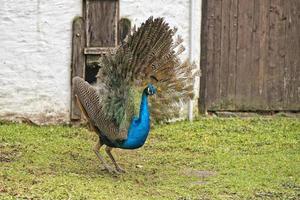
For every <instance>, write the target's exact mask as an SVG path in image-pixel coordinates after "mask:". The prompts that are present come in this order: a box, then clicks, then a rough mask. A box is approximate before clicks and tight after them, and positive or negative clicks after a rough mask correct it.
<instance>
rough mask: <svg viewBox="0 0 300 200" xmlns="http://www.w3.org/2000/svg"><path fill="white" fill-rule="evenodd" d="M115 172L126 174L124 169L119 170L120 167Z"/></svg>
mask: <svg viewBox="0 0 300 200" xmlns="http://www.w3.org/2000/svg"><path fill="white" fill-rule="evenodd" d="M116 170H117V171H118V172H119V173H126V171H125V169H123V168H121V167H120V166H118V167H116Z"/></svg>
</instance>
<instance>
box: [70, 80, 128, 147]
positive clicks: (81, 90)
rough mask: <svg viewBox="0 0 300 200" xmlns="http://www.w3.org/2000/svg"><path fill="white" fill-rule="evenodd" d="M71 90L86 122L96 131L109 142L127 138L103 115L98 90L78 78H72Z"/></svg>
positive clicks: (125, 133) (123, 132) (124, 133)
mask: <svg viewBox="0 0 300 200" xmlns="http://www.w3.org/2000/svg"><path fill="white" fill-rule="evenodd" d="M73 88H74V94H75V95H77V97H78V100H79V101H80V104H81V105H82V106H83V108H84V110H85V112H86V114H87V115H88V116H87V117H88V118H89V119H88V120H89V121H90V122H91V123H92V125H93V126H94V127H96V128H97V129H98V131H99V132H100V134H103V135H104V136H106V137H108V138H109V139H110V140H111V141H115V140H124V139H126V138H127V132H125V131H119V127H118V126H116V124H115V123H114V120H112V119H110V118H109V117H107V115H106V114H104V113H103V108H102V105H101V102H102V101H101V98H100V95H101V94H100V93H99V90H97V89H96V88H95V87H93V86H91V85H90V84H89V83H88V82H86V81H84V80H83V79H82V78H80V77H74V78H73ZM102 91H103V90H102Z"/></svg>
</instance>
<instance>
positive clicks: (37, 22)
mask: <svg viewBox="0 0 300 200" xmlns="http://www.w3.org/2000/svg"><path fill="white" fill-rule="evenodd" d="M81 2H82V1H81V0H68V1H63V0H53V1H47V0H24V1H14V0H5V1H1V6H0V30H1V34H0V69H1V70H0V119H10V120H15V119H18V118H22V117H24V118H29V119H31V120H33V121H36V122H39V123H49V122H67V121H68V120H69V108H70V59H71V24H72V20H73V18H74V17H75V16H76V15H81V9H82V4H81ZM196 2H199V1H198V0H196ZM189 3H190V1H189V0H121V2H120V8H121V9H120V16H121V17H127V18H129V19H131V20H132V22H133V24H134V23H135V24H137V25H139V24H140V23H141V22H142V21H144V20H146V19H147V18H148V17H149V16H150V15H153V16H163V17H165V18H166V20H167V21H168V22H169V23H170V24H171V25H172V26H173V25H174V26H176V27H178V33H179V34H180V35H182V36H183V38H184V40H185V46H186V47H187V51H186V54H185V55H184V56H185V57H187V55H188V50H189V31H190V26H189V18H190V15H189V6H190V4H189ZM197 4H198V3H197ZM196 7H197V6H196ZM198 7H199V10H197V11H196V13H197V15H198V14H199V16H200V6H198ZM197 9H198V8H197ZM197 18H198V19H200V17H197ZM194 23H195V27H197V28H196V29H195V32H197V33H196V34H194V37H195V38H193V40H195V41H194V42H195V43H197V44H199V45H200V38H199V37H200V20H196V21H195V22H194ZM198 32H199V33H198ZM199 45H198V46H197V45H196V46H194V47H193V51H194V53H193V55H194V56H193V57H194V60H195V61H196V62H197V63H198V62H199V56H198V55H199V49H200V47H199Z"/></svg>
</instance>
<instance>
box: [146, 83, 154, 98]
mask: <svg viewBox="0 0 300 200" xmlns="http://www.w3.org/2000/svg"><path fill="white" fill-rule="evenodd" d="M144 92H145V93H146V95H149V96H152V95H154V94H156V92H157V91H156V88H155V87H154V86H153V85H152V84H151V83H149V84H148V86H147V87H146V88H145V89H144Z"/></svg>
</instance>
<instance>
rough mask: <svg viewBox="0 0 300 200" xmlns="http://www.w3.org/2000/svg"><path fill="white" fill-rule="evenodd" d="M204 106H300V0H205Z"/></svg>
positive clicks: (296, 108) (234, 108)
mask: <svg viewBox="0 0 300 200" xmlns="http://www.w3.org/2000/svg"><path fill="white" fill-rule="evenodd" d="M202 20H203V21H202V34H201V69H202V77H201V80H200V110H201V111H202V112H205V111H206V110H232V111H255V110H287V111H299V110H300V1H299V0H204V1H203V7H202Z"/></svg>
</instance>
